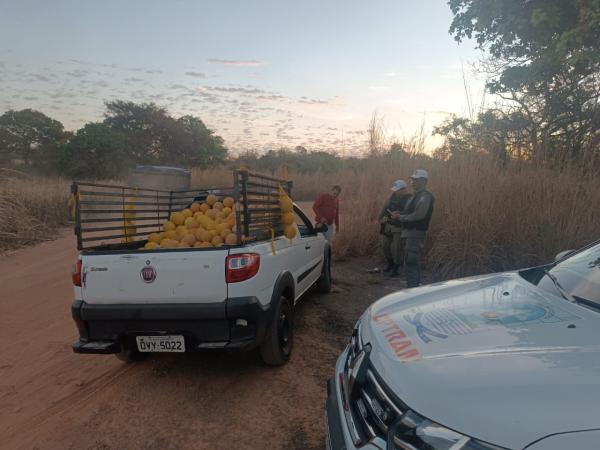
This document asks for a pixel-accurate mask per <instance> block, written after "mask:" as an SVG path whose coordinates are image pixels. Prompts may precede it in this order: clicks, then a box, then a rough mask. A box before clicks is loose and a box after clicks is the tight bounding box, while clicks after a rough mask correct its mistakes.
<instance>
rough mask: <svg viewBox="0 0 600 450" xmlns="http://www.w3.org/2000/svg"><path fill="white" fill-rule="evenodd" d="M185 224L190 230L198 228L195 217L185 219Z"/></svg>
mask: <svg viewBox="0 0 600 450" xmlns="http://www.w3.org/2000/svg"><path fill="white" fill-rule="evenodd" d="M183 224H184V225H185V226H186V227H188V228H190V229H192V228H196V227H197V226H198V222H196V221H195V220H194V218H193V217H188V218H187V219H185V222H183Z"/></svg>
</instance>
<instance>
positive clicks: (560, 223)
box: [194, 155, 600, 279]
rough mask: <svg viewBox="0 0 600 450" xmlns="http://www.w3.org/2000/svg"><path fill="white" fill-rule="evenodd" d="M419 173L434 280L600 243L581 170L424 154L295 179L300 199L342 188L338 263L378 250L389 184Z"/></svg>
mask: <svg viewBox="0 0 600 450" xmlns="http://www.w3.org/2000/svg"><path fill="white" fill-rule="evenodd" d="M417 167H421V168H425V169H427V170H428V171H429V174H430V184H429V189H430V190H431V191H432V192H433V193H434V195H435V197H436V203H435V212H434V216H433V221H432V224H431V229H430V232H429V234H428V239H427V243H426V249H425V260H426V266H427V268H428V269H429V270H430V271H432V273H433V277H434V278H435V279H447V278H451V277H457V276H465V275H472V274H478V273H486V272H492V271H500V270H508V269H514V268H518V267H524V266H528V265H535V264H539V263H542V262H547V261H550V260H552V258H553V257H554V255H555V254H556V253H557V252H559V251H561V250H565V249H570V248H577V247H579V246H581V245H583V244H585V243H587V242H590V241H593V240H596V239H599V238H600V226H599V225H600V188H599V187H598V186H600V177H598V176H596V177H592V176H590V175H583V173H584V172H583V171H581V170H578V169H577V168H568V169H564V170H562V171H553V170H550V169H547V168H540V167H534V166H531V165H528V164H524V163H523V164H519V163H514V164H512V165H509V166H507V167H505V168H499V167H498V166H497V165H495V164H494V163H493V162H492V161H491V160H489V159H488V158H485V157H479V156H476V155H471V156H468V157H465V158H463V159H460V160H452V161H449V162H441V161H434V160H430V159H425V158H423V157H419V156H416V157H410V158H409V157H404V158H400V159H395V160H393V161H390V160H386V159H385V158H379V159H373V160H371V161H368V162H367V163H366V164H365V168H364V170H361V171H357V172H355V171H350V170H344V171H339V172H337V173H334V174H325V173H319V172H317V173H314V174H309V175H300V174H291V179H292V180H293V181H294V195H293V196H294V199H296V200H312V199H314V198H315V197H316V196H317V195H318V193H319V192H322V191H327V190H329V188H330V187H331V186H332V185H334V184H340V185H341V186H342V187H343V192H342V195H341V209H342V215H341V224H340V227H341V232H340V233H339V234H338V235H337V236H336V238H335V241H334V248H335V253H336V254H337V255H338V257H344V256H355V255H365V254H367V255H368V254H373V255H378V254H379V234H378V232H379V227H378V224H377V221H376V218H377V215H378V213H379V210H380V208H381V207H382V206H383V204H384V202H385V201H386V199H387V197H388V195H389V193H390V191H389V187H390V186H391V183H392V181H393V180H396V179H398V178H404V179H405V180H407V181H408V176H409V175H410V173H411V172H412V171H413V170H414V169H415V168H417ZM224 177H230V174H229V172H228V171H227V170H226V169H218V170H216V171H212V172H200V171H198V172H195V177H194V181H195V182H198V183H200V184H203V183H202V182H207V183H208V184H219V181H220V182H221V183H220V184H223V183H222V181H223V180H224V179H228V178H224Z"/></svg>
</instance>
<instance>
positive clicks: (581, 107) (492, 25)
mask: <svg viewBox="0 0 600 450" xmlns="http://www.w3.org/2000/svg"><path fill="white" fill-rule="evenodd" d="M448 3H449V5H450V8H451V10H452V13H453V14H454V19H453V21H452V25H451V27H450V33H451V34H453V35H454V36H455V39H456V40H457V41H459V42H461V41H462V40H463V39H465V38H473V39H475V41H476V42H477V44H478V46H479V48H481V49H482V50H484V51H485V52H487V54H488V55H489V57H490V59H489V60H487V61H486V64H485V68H486V71H487V72H488V73H489V74H490V75H491V79H490V81H489V83H488V88H489V89H490V92H492V93H494V94H497V95H498V96H500V97H501V98H503V99H505V100H506V101H507V102H508V105H509V109H510V111H509V114H514V113H515V112H516V111H518V113H519V114H520V116H521V117H520V118H521V119H525V120H526V121H527V125H526V130H527V132H528V135H529V136H528V138H529V145H530V146H531V153H532V155H533V157H534V158H535V159H537V160H540V161H544V160H548V159H555V158H563V157H565V156H567V157H572V158H579V157H581V156H583V154H584V153H585V152H588V153H589V152H590V151H597V146H598V144H599V143H600V133H599V130H600V89H598V85H599V83H600V0H573V1H566V0H450V1H449V2H448Z"/></svg>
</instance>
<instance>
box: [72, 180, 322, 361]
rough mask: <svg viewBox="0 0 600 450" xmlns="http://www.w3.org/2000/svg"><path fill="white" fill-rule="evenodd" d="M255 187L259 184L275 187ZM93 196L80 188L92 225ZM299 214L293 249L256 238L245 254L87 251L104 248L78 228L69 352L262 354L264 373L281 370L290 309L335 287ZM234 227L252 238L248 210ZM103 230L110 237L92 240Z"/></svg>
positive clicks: (314, 235)
mask: <svg viewBox="0 0 600 450" xmlns="http://www.w3.org/2000/svg"><path fill="white" fill-rule="evenodd" d="M267 180H270V179H267ZM259 181H260V183H259V182H256V181H255V184H257V185H258V184H261V183H262V184H263V185H264V186H269V185H268V183H267V182H266V181H264V180H263V179H260V180H259ZM251 184H252V183H251V182H248V185H251ZM90 186H93V185H89V184H87V185H85V186H83V185H82V184H80V185H79V186H78V187H77V189H78V197H77V198H78V199H79V200H80V201H79V202H78V217H79V218H81V217H90V215H87V216H86V215H85V214H84V213H85V211H86V208H87V211H88V212H90V211H92V209H91V205H87V206H86V201H85V200H81V199H84V198H85V195H83V194H84V192H87V193H88V194H89V193H90V191H89V189H91V188H90ZM238 188H239V187H236V189H234V190H235V191H236V192H237V191H240V190H243V191H244V193H245V192H246V191H247V192H250V190H249V188H248V186H246V185H244V186H243V189H238ZM85 189H87V190H88V191H85ZM109 191H110V189H109ZM140 192H143V190H136V195H137V197H136V198H137V199H138V200H139V199H140V197H143V196H144V194H143V193H140ZM197 192H198V191H196V192H195V193H194V194H193V195H195V196H196V194H197ZM271 192H272V191H271ZM238 193H239V192H238ZM102 195H104V196H108V197H109V199H110V198H111V197H110V195H108V194H102ZM152 195H154V194H153V193H151V194H149V197H151V196H152ZM247 197H248V198H250V197H251V196H250V195H247ZM195 198H196V199H197V196H196V197H195ZM240 199H241V197H240ZM110 201H111V200H104V201H103V202H102V204H101V205H100V206H98V205H95V207H96V210H98V209H97V208H99V207H101V208H107V207H108V208H112V207H113V206H110V205H107V204H108V203H109V202H110ZM119 201H121V200H119ZM182 201H183V202H185V201H188V200H182ZM240 202H241V203H243V200H240ZM87 203H91V202H89V201H88V202H87ZM138 203H142V202H141V201H139V202H138ZM169 203H171V202H169ZM246 207H248V209H247V211H248V215H247V216H249V215H250V214H249V212H250V211H251V208H250V207H249V206H248V204H247V203H246ZM171 208H172V205H169V209H171ZM140 209H142V207H141V206H140ZM241 209H242V208H241ZM104 210H105V211H109V210H110V209H104ZM111 211H112V210H111ZM294 213H295V218H296V227H297V235H296V236H295V237H294V238H293V239H288V238H287V237H285V236H283V235H280V233H278V232H277V230H273V234H271V235H270V236H267V237H265V238H262V239H261V238H260V236H259V235H256V234H255V235H256V236H259V237H257V238H256V239H254V240H249V241H245V243H244V244H240V245H229V246H227V245H226V246H221V247H216V248H189V249H188V248H175V249H159V250H153V251H145V250H137V249H135V250H134V249H132V245H131V244H109V245H106V244H104V245H100V246H94V247H91V248H87V249H86V248H85V245H82V241H84V242H83V243H85V241H86V239H87V241H97V240H99V239H100V238H98V237H94V235H93V234H92V235H91V236H92V237H88V238H85V236H86V235H85V231H86V229H85V226H86V220H78V221H77V226H76V234H77V236H78V243H79V244H80V245H79V246H80V247H82V249H81V252H80V255H79V258H78V259H77V262H76V264H75V267H74V271H73V284H74V291H75V301H74V302H73V305H72V316H73V319H74V321H75V323H76V325H77V328H78V330H79V335H80V338H79V341H78V342H76V343H75V344H74V345H73V350H74V351H75V352H76V353H93V354H115V355H116V356H117V357H119V358H120V359H123V360H135V359H138V358H139V357H141V356H142V355H143V354H144V353H149V352H192V351H197V350H203V349H243V350H246V349H252V348H256V347H258V348H259V350H260V354H261V356H262V359H263V361H264V362H265V363H266V364H269V365H281V364H284V363H285V362H286V361H287V360H288V359H289V357H290V354H291V351H292V343H293V325H292V324H293V313H294V305H295V304H296V302H297V301H298V299H299V298H300V297H301V296H302V295H303V294H304V293H305V292H307V291H308V290H309V289H310V288H311V287H312V286H315V285H316V286H317V288H318V289H319V290H320V291H321V292H328V291H329V289H330V284H331V274H330V264H331V258H330V256H331V255H330V248H329V245H328V243H327V241H326V240H325V238H324V236H323V233H322V232H321V231H324V230H320V231H317V230H316V229H315V227H314V226H313V225H312V223H311V221H310V220H309V219H308V218H307V217H306V215H305V214H304V213H303V212H302V211H301V210H300V208H299V207H298V206H297V205H294ZM97 214H100V213H97ZM92 217H97V216H92ZM139 217H140V215H138V222H139V220H141V219H139ZM238 217H241V221H242V222H243V223H244V224H245V225H249V227H250V229H249V234H250V235H251V234H252V221H251V220H247V221H246V219H245V218H244V210H243V209H242V215H241V216H238ZM247 218H248V219H249V217H247ZM94 220H96V221H99V219H88V222H89V221H91V223H92V224H95V223H96V222H93V221H94ZM107 220H111V219H107ZM155 220H156V219H155ZM107 228H111V227H104V228H93V229H92V228H88V229H87V230H88V231H89V230H90V229H91V230H106V229H107ZM140 228H141V225H139V224H138V225H137V229H138V230H139V229H140ZM149 228H152V227H149ZM96 233H98V232H96ZM146 233H147V231H146ZM140 234H141V233H140ZM88 235H90V234H89V233H88ZM109 237H110V236H109ZM137 242H138V247H139V242H140V241H137ZM142 242H143V241H142Z"/></svg>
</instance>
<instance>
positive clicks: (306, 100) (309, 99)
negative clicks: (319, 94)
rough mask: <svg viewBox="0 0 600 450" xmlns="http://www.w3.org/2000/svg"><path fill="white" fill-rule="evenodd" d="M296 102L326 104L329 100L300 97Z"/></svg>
mask: <svg viewBox="0 0 600 450" xmlns="http://www.w3.org/2000/svg"><path fill="white" fill-rule="evenodd" d="M298 103H304V104H307V105H328V104H329V100H323V99H318V98H306V97H302V98H300V100H298Z"/></svg>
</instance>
